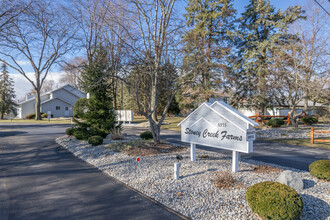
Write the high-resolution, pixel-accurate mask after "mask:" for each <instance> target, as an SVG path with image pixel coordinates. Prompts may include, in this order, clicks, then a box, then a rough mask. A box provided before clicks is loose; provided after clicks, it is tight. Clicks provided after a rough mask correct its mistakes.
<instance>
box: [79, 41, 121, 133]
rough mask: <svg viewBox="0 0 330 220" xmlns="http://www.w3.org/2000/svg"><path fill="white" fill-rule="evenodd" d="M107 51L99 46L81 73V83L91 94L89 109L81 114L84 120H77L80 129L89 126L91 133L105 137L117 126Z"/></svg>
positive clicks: (82, 129)
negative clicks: (110, 89)
mask: <svg viewBox="0 0 330 220" xmlns="http://www.w3.org/2000/svg"><path fill="white" fill-rule="evenodd" d="M108 71H109V67H108V66H107V53H106V51H105V50H104V48H103V47H102V46H99V48H98V50H97V53H96V54H95V56H94V57H93V59H91V60H90V62H89V63H88V64H86V65H85V66H84V68H83V71H82V73H81V85H82V87H83V89H84V91H85V92H88V93H89V94H90V98H89V99H88V101H87V109H88V110H87V111H86V112H85V114H82V115H81V119H82V120H83V122H79V121H77V120H75V122H76V123H77V125H78V130H80V131H82V132H86V128H87V127H89V128H90V131H89V136H90V135H101V136H103V137H105V136H106V135H107V134H108V133H109V132H110V131H111V130H112V129H113V128H114V127H115V122H116V121H115V120H116V117H115V113H114V111H113V106H112V105H113V102H112V93H111V91H109V89H108V88H110V85H109V80H108V77H107V73H108Z"/></svg>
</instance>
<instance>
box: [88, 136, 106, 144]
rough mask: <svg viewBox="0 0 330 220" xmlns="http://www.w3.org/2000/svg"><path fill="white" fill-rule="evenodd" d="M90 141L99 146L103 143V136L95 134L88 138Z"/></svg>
mask: <svg viewBox="0 0 330 220" xmlns="http://www.w3.org/2000/svg"><path fill="white" fill-rule="evenodd" d="M88 143H89V144H91V145H93V146H97V145H100V144H102V143H103V138H102V137H101V136H98V135H95V136H92V137H90V138H88Z"/></svg>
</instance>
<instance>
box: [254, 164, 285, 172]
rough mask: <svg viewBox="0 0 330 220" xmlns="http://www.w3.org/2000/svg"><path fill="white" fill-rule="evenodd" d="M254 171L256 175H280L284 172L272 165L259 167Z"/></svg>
mask: <svg viewBox="0 0 330 220" xmlns="http://www.w3.org/2000/svg"><path fill="white" fill-rule="evenodd" d="M253 171H254V172H256V173H280V172H282V171H283V170H282V169H280V168H277V167H273V166H270V165H258V166H256V167H254V168H253Z"/></svg>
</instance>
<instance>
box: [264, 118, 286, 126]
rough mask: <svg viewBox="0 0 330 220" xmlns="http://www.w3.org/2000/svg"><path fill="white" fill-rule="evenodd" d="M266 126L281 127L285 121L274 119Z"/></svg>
mask: <svg viewBox="0 0 330 220" xmlns="http://www.w3.org/2000/svg"><path fill="white" fill-rule="evenodd" d="M266 124H267V126H271V127H273V128H276V127H281V125H284V120H283V119H278V118H272V119H270V120H269V121H267V122H266Z"/></svg>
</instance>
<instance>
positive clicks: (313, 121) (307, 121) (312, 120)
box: [301, 116, 318, 125]
mask: <svg viewBox="0 0 330 220" xmlns="http://www.w3.org/2000/svg"><path fill="white" fill-rule="evenodd" d="M301 121H302V123H304V124H306V125H312V124H316V123H317V122H318V120H317V118H314V117H311V116H306V117H305V118H302V119H301Z"/></svg>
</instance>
